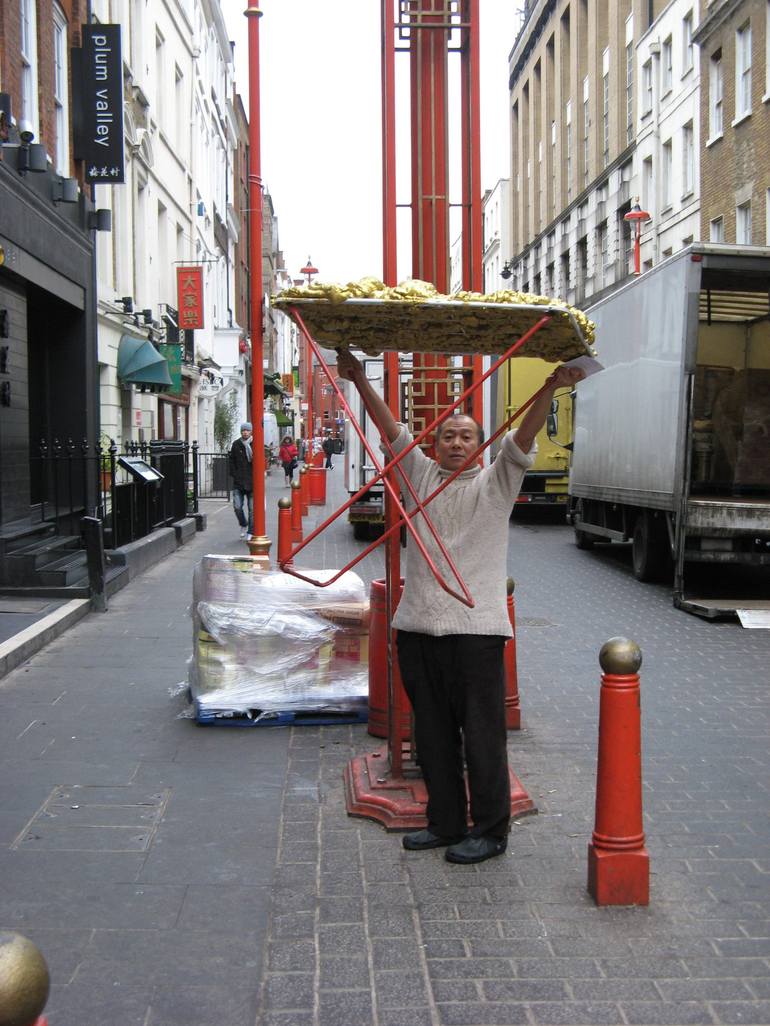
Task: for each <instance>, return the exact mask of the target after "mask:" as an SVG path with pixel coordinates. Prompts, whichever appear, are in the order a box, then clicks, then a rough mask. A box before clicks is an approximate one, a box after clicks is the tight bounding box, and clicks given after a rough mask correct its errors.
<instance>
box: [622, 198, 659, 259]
mask: <svg viewBox="0 0 770 1026" xmlns="http://www.w3.org/2000/svg"><path fill="white" fill-rule="evenodd" d="M623 220H624V221H628V222H629V223H631V224H633V226H634V274H639V273H640V272H641V246H642V243H641V238H642V224H643V222H645V221H651V220H652V218H651V217H650V215H649V214H648V213H647V211H646V210H642V208H641V207H640V206H639V199H638V197H637V200H636V203H634V205H633V206H632V207H631V209H630V210H629V212H628V213H627V214H624V215H623Z"/></svg>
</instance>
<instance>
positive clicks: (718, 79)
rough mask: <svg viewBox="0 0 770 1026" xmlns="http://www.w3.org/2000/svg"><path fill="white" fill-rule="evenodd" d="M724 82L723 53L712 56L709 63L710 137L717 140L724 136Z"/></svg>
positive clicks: (718, 51) (719, 51)
mask: <svg viewBox="0 0 770 1026" xmlns="http://www.w3.org/2000/svg"><path fill="white" fill-rule="evenodd" d="M723 95H724V82H723V79H722V51H721V49H720V50H717V52H716V53H715V54H712V57H711V61H710V62H709V137H710V138H711V139H716V138H717V137H718V136H720V135H721V134H722V129H723V120H722V103H723Z"/></svg>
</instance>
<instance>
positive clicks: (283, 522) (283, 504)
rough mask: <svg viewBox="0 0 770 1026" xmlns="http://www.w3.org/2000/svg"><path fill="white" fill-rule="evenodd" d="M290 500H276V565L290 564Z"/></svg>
mask: <svg viewBox="0 0 770 1026" xmlns="http://www.w3.org/2000/svg"><path fill="white" fill-rule="evenodd" d="M291 509H292V503H291V499H287V498H281V499H279V500H278V563H279V565H280V564H281V563H291V544H292V543H291Z"/></svg>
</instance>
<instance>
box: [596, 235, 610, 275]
mask: <svg viewBox="0 0 770 1026" xmlns="http://www.w3.org/2000/svg"><path fill="white" fill-rule="evenodd" d="M608 236H609V233H608V231H607V222H606V221H604V222H603V223H602V224H600V225H599V227H598V228H597V229H596V280H597V284H598V286H599V288H602V287H603V286H604V284H605V280H604V271H605V268H606V267H607V260H608V256H609V254H608V244H609V243H608Z"/></svg>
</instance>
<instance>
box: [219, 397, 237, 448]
mask: <svg viewBox="0 0 770 1026" xmlns="http://www.w3.org/2000/svg"><path fill="white" fill-rule="evenodd" d="M237 406H238V397H237V396H236V394H235V392H230V393H229V395H228V396H227V397H226V398H225V399H215V400H214V441H215V442H216V443H217V446H218V447H219V451H220V452H225V450H227V449H229V448H230V442H231V441H232V440H233V437H234V435H235V425H236V423H237V421H238V410H237Z"/></svg>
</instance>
